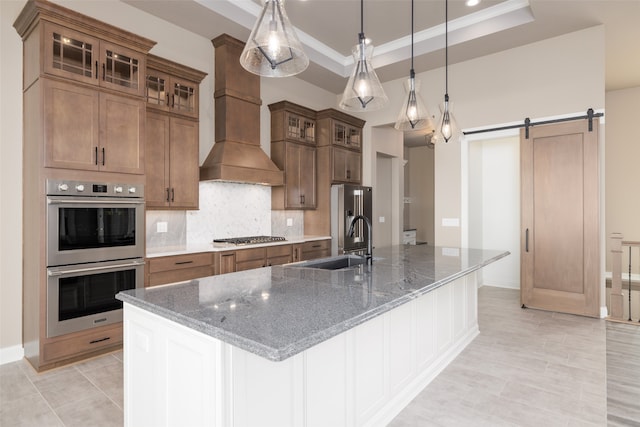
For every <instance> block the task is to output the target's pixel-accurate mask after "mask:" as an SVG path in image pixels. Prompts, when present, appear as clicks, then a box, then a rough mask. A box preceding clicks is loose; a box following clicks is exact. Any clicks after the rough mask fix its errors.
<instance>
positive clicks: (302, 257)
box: [293, 239, 331, 262]
mask: <svg viewBox="0 0 640 427" xmlns="http://www.w3.org/2000/svg"><path fill="white" fill-rule="evenodd" d="M328 256H331V239H324V240H312V241H309V242H304V243H296V244H295V245H293V262H297V261H306V260H309V259H317V258H325V257H328Z"/></svg>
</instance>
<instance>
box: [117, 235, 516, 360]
mask: <svg viewBox="0 0 640 427" xmlns="http://www.w3.org/2000/svg"><path fill="white" fill-rule="evenodd" d="M507 255H509V252H505V251H495V250H481V249H458V248H440V247H433V246H427V245H420V246H405V245H398V246H392V247H386V248H380V249H376V250H375V251H374V261H373V265H372V266H366V265H362V266H358V267H355V268H351V269H347V270H337V271H329V270H321V269H313V268H305V267H301V266H299V265H298V266H297V265H296V264H289V265H285V266H273V267H265V268H259V269H255V270H248V271H242V272H237V273H229V274H224V275H218V276H210V277H204V278H202V279H197V280H192V281H190V282H185V283H178V284H173V285H165V286H159V287H152V288H143V289H135V290H130V291H125V292H120V293H119V294H117V295H116V298H117V299H119V300H121V301H123V302H125V303H128V304H131V305H134V306H137V307H140V308H142V309H144V310H147V311H149V312H151V313H154V314H157V315H159V316H162V317H164V318H167V319H169V320H172V321H175V322H177V323H179V324H182V325H184V326H187V327H190V328H192V329H194V330H197V331H200V332H202V333H204V334H207V335H210V336H212V337H214V338H217V339H219V340H221V341H223V342H226V343H229V344H232V345H234V346H237V347H239V348H242V349H244V350H246V351H249V352H251V353H254V354H257V355H259V356H262V357H264V358H266V359H269V360H273V361H281V360H284V359H287V358H288V357H291V356H293V355H295V354H297V353H299V352H302V351H304V350H306V349H308V348H310V347H312V346H314V345H316V344H319V343H321V342H323V341H325V340H327V339H329V338H331V337H333V336H336V335H338V334H340V333H342V332H345V331H347V330H349V329H351V328H353V327H354V326H356V325H359V324H361V323H363V322H365V321H367V320H370V319H372V318H374V317H376V316H379V315H381V314H383V313H385V312H387V311H389V310H391V309H393V308H395V307H398V306H400V305H402V304H404V303H406V302H409V301H411V300H412V299H415V298H417V297H419V296H421V295H423V294H425V293H427V292H430V291H432V290H433V289H436V288H438V287H440V286H442V285H445V284H447V283H449V282H451V281H453V280H455V279H457V278H459V277H462V276H465V275H467V274H469V273H470V272H472V271H475V270H477V269H479V268H481V267H484V266H486V265H488V264H490V263H492V262H494V261H497V260H498V259H500V258H503V257H505V256H507Z"/></svg>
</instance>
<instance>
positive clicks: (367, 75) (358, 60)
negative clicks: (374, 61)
mask: <svg viewBox="0 0 640 427" xmlns="http://www.w3.org/2000/svg"><path fill="white" fill-rule="evenodd" d="M352 53H353V60H354V63H355V66H354V67H353V72H352V73H351V76H350V77H349V81H348V82H347V87H346V88H345V90H344V92H343V94H342V100H341V101H340V104H339V106H340V108H342V109H343V110H347V111H361V112H362V111H374V110H379V109H380V108H382V107H383V106H384V105H385V104H386V103H387V101H388V98H387V95H386V94H385V93H384V89H382V85H381V84H380V80H379V79H378V76H377V75H376V72H375V70H374V69H373V66H372V65H371V58H372V56H373V45H372V44H371V43H370V42H369V41H368V40H367V39H366V37H365V36H364V0H360V33H359V34H358V44H357V45H355V46H354V48H353V49H352Z"/></svg>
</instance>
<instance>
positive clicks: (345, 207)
mask: <svg viewBox="0 0 640 427" xmlns="http://www.w3.org/2000/svg"><path fill="white" fill-rule="evenodd" d="M372 195H373V192H372V189H371V187H365V186H362V185H350V184H338V185H332V186H331V254H332V255H340V254H344V253H361V254H364V253H365V252H366V250H367V243H368V242H369V238H370V236H369V232H368V229H367V226H366V223H365V221H357V222H356V223H355V224H354V229H353V236H349V233H348V231H349V227H350V226H351V222H352V221H353V219H354V218H355V217H357V216H359V215H361V216H364V217H366V218H368V219H369V220H371V215H372V213H373V209H372Z"/></svg>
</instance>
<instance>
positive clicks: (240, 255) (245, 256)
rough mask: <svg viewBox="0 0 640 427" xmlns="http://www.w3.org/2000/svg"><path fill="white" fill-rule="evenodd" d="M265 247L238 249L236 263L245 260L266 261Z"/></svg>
mask: <svg viewBox="0 0 640 427" xmlns="http://www.w3.org/2000/svg"><path fill="white" fill-rule="evenodd" d="M266 253H267V252H266V251H265V248H253V249H240V250H237V251H236V263H241V262H245V261H255V260H261V261H264V259H265V256H266Z"/></svg>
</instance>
